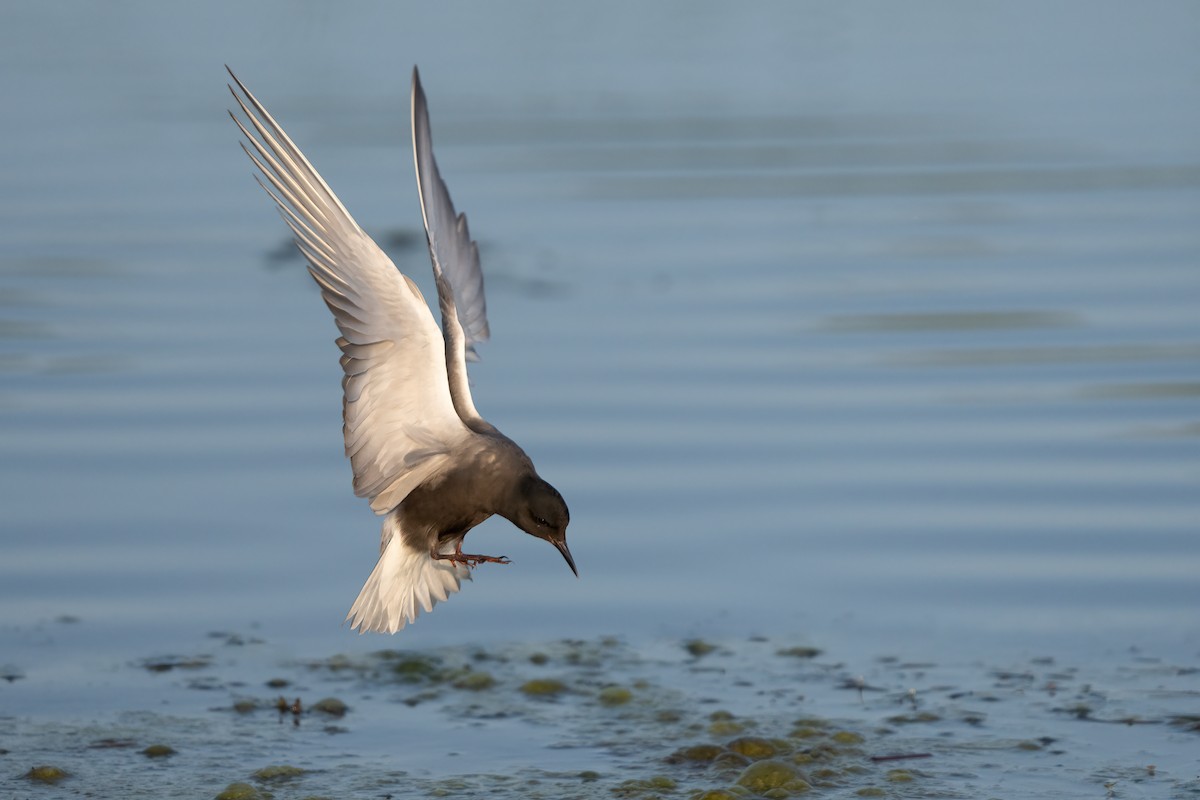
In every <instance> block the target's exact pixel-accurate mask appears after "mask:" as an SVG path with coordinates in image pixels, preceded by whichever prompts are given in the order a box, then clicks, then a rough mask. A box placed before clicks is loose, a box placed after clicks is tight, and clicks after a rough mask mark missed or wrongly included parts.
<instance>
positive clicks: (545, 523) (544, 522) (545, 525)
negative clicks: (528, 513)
mask: <svg viewBox="0 0 1200 800" xmlns="http://www.w3.org/2000/svg"><path fill="white" fill-rule="evenodd" d="M533 521H534V522H536V523H537V524H538V525H541V526H542V527H543V528H549V527H550V523H549V522H548V521H547V520H544V519H542V518H541V517H534V518H533Z"/></svg>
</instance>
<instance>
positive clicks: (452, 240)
mask: <svg viewBox="0 0 1200 800" xmlns="http://www.w3.org/2000/svg"><path fill="white" fill-rule="evenodd" d="M412 129H413V162H414V165H415V166H416V170H417V193H418V194H419V195H420V198H421V216H422V218H423V219H424V220H425V237H426V240H427V241H428V243H429V257H430V260H431V261H432V262H433V275H434V279H435V281H436V283H437V290H438V304H439V307H440V309H441V312H442V333H443V335H444V336H445V339H446V370H447V373H448V375H449V380H450V394H451V397H452V398H453V400H454V407H455V409H456V410H457V411H458V415H459V416H460V417H461V418H462V420H463V422H465V423H466V424H467V425H469V426H470V427H472V428H474V429H476V430H481V429H491V425H489V424H488V423H487V422H485V421H484V420H483V418H482V417H480V416H479V412H478V411H476V410H475V404H474V403H473V402H472V400H471V389H470V386H469V385H468V383H467V364H466V362H467V361H468V360H471V361H474V360H475V359H476V358H477V356H476V355H475V348H474V344H475V343H476V342H482V341H486V340H487V338H488V336H489V331H488V321H487V301H486V299H485V297H484V294H483V271H482V270H481V269H480V268H479V248H478V246H476V244H475V242H474V241H472V240H471V233H470V231H469V230H468V228H467V217H466V215H465V214H459V213H457V212H456V211H455V210H454V203H453V202H451V200H450V191H449V190H448V189H447V188H446V183H445V182H444V181H443V180H442V176H441V173H440V172H438V166H437V161H436V160H435V159H434V157H433V138H432V134H431V133H430V129H429V108H428V105H427V104H426V102H425V90H424V89H422V88H421V76H420V74H419V73H418V72H417V68H416V67H413V78H412Z"/></svg>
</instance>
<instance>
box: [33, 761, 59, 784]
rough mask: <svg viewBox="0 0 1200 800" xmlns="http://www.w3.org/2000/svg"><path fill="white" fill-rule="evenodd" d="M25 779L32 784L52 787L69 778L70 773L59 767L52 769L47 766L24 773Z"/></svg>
mask: <svg viewBox="0 0 1200 800" xmlns="http://www.w3.org/2000/svg"><path fill="white" fill-rule="evenodd" d="M25 777H26V778H28V779H29V780H31V781H33V782H34V783H47V784H50V785H54V784H56V783H58V782H59V781H61V780H63V779H64V778H67V777H70V773H68V772H67V771H66V770H65V769H62V768H60V767H54V766H50V765H48V764H47V765H42V766H40V767H33V768H32V769H30V770H29V772H26V773H25Z"/></svg>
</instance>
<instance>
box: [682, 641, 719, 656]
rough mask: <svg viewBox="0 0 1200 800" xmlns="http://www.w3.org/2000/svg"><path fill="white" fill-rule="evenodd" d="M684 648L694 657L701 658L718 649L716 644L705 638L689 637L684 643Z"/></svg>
mask: <svg viewBox="0 0 1200 800" xmlns="http://www.w3.org/2000/svg"><path fill="white" fill-rule="evenodd" d="M683 649H684V650H687V651H688V655H690V656H691V657H692V658H700V657H702V656H706V655H708V654H709V653H711V652H713V651H714V650H716V649H717V646H716V645H715V644H710V643H708V642H706V641H704V640H703V639H688V640H687V641H686V642H684V643H683Z"/></svg>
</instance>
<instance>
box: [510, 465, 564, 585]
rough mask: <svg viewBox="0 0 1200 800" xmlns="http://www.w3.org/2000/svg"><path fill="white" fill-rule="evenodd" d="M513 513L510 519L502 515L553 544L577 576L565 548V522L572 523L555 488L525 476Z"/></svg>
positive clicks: (533, 476)
mask: <svg viewBox="0 0 1200 800" xmlns="http://www.w3.org/2000/svg"><path fill="white" fill-rule="evenodd" d="M512 512H513V513H512V516H509V515H508V514H504V516H505V517H507V518H508V520H509V521H510V522H512V524H514V525H516V526H517V527H518V528H520V529H521V530H523V531H525V532H526V533H528V534H529V535H531V536H536V537H538V538H539V539H545V540H546V541H547V542H549V543H550V544H552V545H554V547H555V548H557V550H558V552H560V553H562V557H563V558H565V559H566V560H567V566H568V567H570V568H571V572H574V573H575V575H576V576H577V577H578V575H579V571H578V570H577V569H575V559H573V558H571V551H570V550H568V549H567V523H569V522H570V521H571V512H569V511H568V510H567V504H566V502H565V501H564V500H563V498H562V495H561V494H559V493H558V490H557V489H555V488H554V487H553V486H551V485H550V484H548V483H546V482H545V481H544V480H542V479H541V478H539V477H538V476H537V475H526V476H525V477H524V478H522V479H521V480H520V482H519V483H518V484H517V491H516V498H515V502H514V503H513V509H512Z"/></svg>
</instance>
